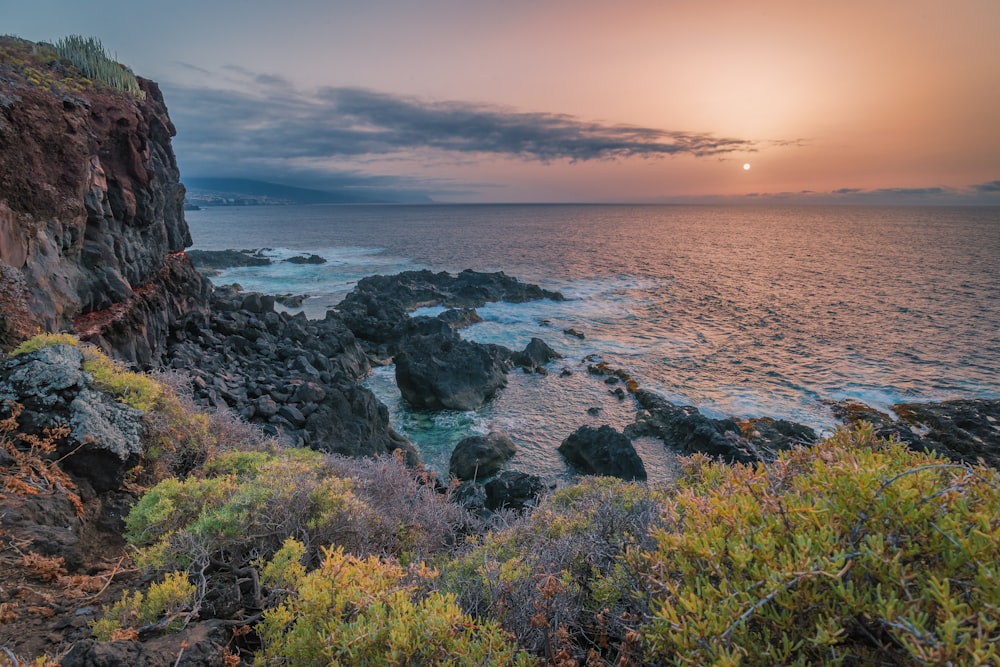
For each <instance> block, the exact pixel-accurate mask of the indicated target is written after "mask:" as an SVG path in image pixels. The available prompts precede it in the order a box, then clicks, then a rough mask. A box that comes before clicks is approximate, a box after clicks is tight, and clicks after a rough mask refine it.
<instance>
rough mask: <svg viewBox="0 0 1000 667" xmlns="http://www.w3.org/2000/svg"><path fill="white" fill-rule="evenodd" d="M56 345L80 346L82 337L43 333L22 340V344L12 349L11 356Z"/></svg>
mask: <svg viewBox="0 0 1000 667" xmlns="http://www.w3.org/2000/svg"><path fill="white" fill-rule="evenodd" d="M56 345H72V346H73V347H78V346H79V345H80V339H79V338H77V337H76V336H74V335H73V334H68V333H41V334H37V335H35V336H32V337H31V338H29V339H27V340H25V341H22V342H21V344H20V345H18V346H17V347H15V348H14V349H13V350H11V351H10V356H12V357H16V356H17V355H19V354H28V353H29V352H35V351H37V350H41V349H44V348H47V347H55V346H56Z"/></svg>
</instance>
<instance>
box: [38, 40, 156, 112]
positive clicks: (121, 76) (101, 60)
mask: <svg viewBox="0 0 1000 667" xmlns="http://www.w3.org/2000/svg"><path fill="white" fill-rule="evenodd" d="M54 46H55V50H56V53H58V54H59V57H60V58H65V59H66V60H68V61H70V62H71V63H73V65H74V66H75V67H76V68H77V69H79V70H80V71H81V72H82V73H83V75H84V76H86V77H87V78H88V79H91V80H92V81H103V82H104V83H106V84H108V85H109V86H112V87H113V88H117V89H119V90H123V91H125V92H127V93H129V94H130V95H134V96H136V97H138V98H139V99H144V98H145V96H146V94H145V93H144V92H143V90H142V88H140V87H139V82H138V80H136V78H135V74H133V73H132V70H131V69H129V68H128V67H126V66H125V65H122V64H121V63H119V62H116V61H114V60H112V59H111V58H110V57H109V56H108V53H107V51H105V50H104V46H103V45H102V44H101V40H99V39H97V38H95V37H81V36H80V35H69V36H68V37H64V38H62V39H60V40H58V41H57V42H56V43H55V45H54Z"/></svg>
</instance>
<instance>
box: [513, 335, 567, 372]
mask: <svg viewBox="0 0 1000 667" xmlns="http://www.w3.org/2000/svg"><path fill="white" fill-rule="evenodd" d="M562 358H563V357H562V355H561V354H559V353H558V352H556V351H555V350H553V349H552V348H551V347H549V345H548V343H546V342H545V341H544V340H542V339H541V338H532V339H531V341H530V342H529V343H528V345H527V346H526V347H525V348H524V350H523V351H522V352H517V353H515V354H514V355H513V361H514V363H515V364H516V365H518V366H520V367H522V368H525V369H527V370H532V371H533V370H537V369H540V368H542V367H543V366H545V364H547V363H549V362H550V361H553V360H555V359H562Z"/></svg>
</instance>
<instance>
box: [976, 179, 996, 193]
mask: <svg viewBox="0 0 1000 667" xmlns="http://www.w3.org/2000/svg"><path fill="white" fill-rule="evenodd" d="M972 189H973V190H975V191H976V192H983V193H986V192H1000V181H988V182H986V183H978V184H976V185H973V186H972Z"/></svg>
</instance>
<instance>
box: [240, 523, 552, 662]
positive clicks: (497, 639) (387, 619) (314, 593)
mask: <svg viewBox="0 0 1000 667" xmlns="http://www.w3.org/2000/svg"><path fill="white" fill-rule="evenodd" d="M304 553H305V548H304V546H303V545H302V544H301V543H297V542H295V541H294V540H289V541H288V542H286V544H285V545H284V547H283V548H282V550H281V551H279V552H278V554H276V556H275V559H274V560H272V562H271V563H270V564H268V565H267V566H265V567H264V569H263V572H264V574H265V577H264V583H265V584H266V585H269V586H275V587H281V588H282V589H285V590H286V591H287V598H286V599H285V601H284V602H282V603H281V604H279V605H277V606H276V607H274V608H272V609H269V610H268V611H266V612H265V613H264V620H263V621H262V623H261V624H260V626H259V627H258V635H259V637H260V639H261V644H262V648H261V650H260V651H259V652H258V654H257V656H256V664H257V665H260V666H265V665H345V666H346V665H352V666H353V665H387V666H393V665H399V666H403V665H428V666H430V665H469V666H470V667H471V666H473V665H475V666H480V665H487V664H488V665H524V666H528V665H533V664H535V662H534V660H533V659H531V658H530V657H529V656H527V655H525V654H523V653H519V652H518V650H517V647H516V645H515V644H514V642H513V641H511V639H510V638H509V637H508V635H507V634H506V633H504V632H503V631H502V630H501V629H500V628H499V627H498V626H497V625H496V624H495V623H491V622H477V621H475V620H474V619H473V618H471V617H470V616H468V615H466V614H465V613H463V612H462V610H461V609H460V608H459V607H458V605H457V604H455V601H454V599H453V598H452V597H451V596H449V595H443V594H441V593H437V592H428V591H427V590H426V584H427V582H428V581H429V579H431V578H432V577H433V576H434V573H433V572H432V571H429V570H427V569H426V568H424V567H423V566H420V567H411V568H409V569H404V568H402V567H401V566H399V565H398V564H396V563H395V562H393V561H390V560H386V559H383V558H377V557H375V556H371V557H369V558H366V559H361V558H357V557H355V556H350V555H346V554H345V553H344V552H343V550H342V549H339V548H337V549H332V550H324V556H323V561H322V563H321V564H320V566H319V567H318V568H317V569H315V570H313V571H312V572H308V573H306V572H305V571H304V569H303V568H301V566H298V567H296V565H297V564H298V562H299V560H298V559H300V558H301V557H302V555H303V554H304ZM276 563H277V564H276Z"/></svg>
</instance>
